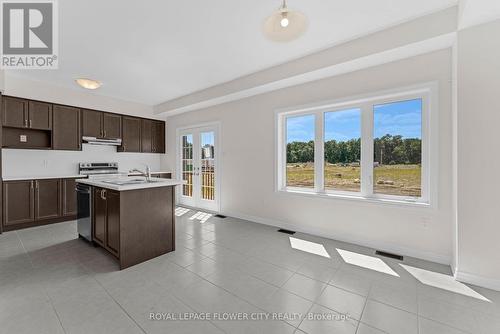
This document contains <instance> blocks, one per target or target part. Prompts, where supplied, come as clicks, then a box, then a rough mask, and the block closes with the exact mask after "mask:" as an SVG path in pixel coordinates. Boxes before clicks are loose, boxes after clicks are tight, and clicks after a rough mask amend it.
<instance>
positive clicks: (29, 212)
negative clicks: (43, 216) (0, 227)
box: [3, 181, 35, 227]
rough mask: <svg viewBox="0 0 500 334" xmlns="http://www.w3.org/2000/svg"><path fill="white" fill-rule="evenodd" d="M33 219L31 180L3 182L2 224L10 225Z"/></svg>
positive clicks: (28, 221)
mask: <svg viewBox="0 0 500 334" xmlns="http://www.w3.org/2000/svg"><path fill="white" fill-rule="evenodd" d="M34 220H35V197H34V186H33V181H9V182H4V183H3V224H4V227H10V226H15V225H20V224H26V223H31V222H33V221H34Z"/></svg>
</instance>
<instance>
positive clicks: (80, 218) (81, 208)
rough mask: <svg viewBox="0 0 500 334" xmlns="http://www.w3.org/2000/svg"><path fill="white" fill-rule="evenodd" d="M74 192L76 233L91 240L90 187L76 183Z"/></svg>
mask: <svg viewBox="0 0 500 334" xmlns="http://www.w3.org/2000/svg"><path fill="white" fill-rule="evenodd" d="M76 194H77V200H78V213H77V225H78V235H79V237H81V238H84V239H86V240H88V241H92V187H91V186H87V185H84V184H80V183H78V184H77V186H76Z"/></svg>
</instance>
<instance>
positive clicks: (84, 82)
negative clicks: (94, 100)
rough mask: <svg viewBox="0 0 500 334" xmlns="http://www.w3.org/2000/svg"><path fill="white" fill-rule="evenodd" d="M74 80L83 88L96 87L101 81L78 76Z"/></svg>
mask: <svg viewBox="0 0 500 334" xmlns="http://www.w3.org/2000/svg"><path fill="white" fill-rule="evenodd" d="M75 81H76V83H77V84H79V85H80V86H81V87H83V88H85V89H97V88H99V87H101V86H102V83H100V82H99V81H97V80H92V79H86V78H78V79H76V80H75Z"/></svg>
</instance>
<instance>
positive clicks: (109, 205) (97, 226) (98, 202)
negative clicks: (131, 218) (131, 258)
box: [93, 188, 120, 257]
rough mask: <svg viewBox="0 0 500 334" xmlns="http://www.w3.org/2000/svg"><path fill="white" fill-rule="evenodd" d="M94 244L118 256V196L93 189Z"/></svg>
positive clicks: (117, 194) (113, 192) (109, 191)
mask: <svg viewBox="0 0 500 334" xmlns="http://www.w3.org/2000/svg"><path fill="white" fill-rule="evenodd" d="M93 239H94V242H96V243H97V244H99V245H100V246H101V247H103V248H105V249H106V250H108V251H109V252H110V253H111V254H113V255H114V256H116V257H119V256H120V194H119V193H118V192H115V191H112V190H108V189H102V188H94V228H93Z"/></svg>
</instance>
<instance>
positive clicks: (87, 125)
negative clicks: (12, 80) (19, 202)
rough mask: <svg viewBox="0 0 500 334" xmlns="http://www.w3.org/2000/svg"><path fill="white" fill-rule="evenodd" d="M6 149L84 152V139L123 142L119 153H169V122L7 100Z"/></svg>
mask: <svg viewBox="0 0 500 334" xmlns="http://www.w3.org/2000/svg"><path fill="white" fill-rule="evenodd" d="M0 103H1V107H2V108H1V112H0V114H1V115H2V129H3V131H2V132H3V133H2V135H1V136H2V145H1V146H2V147H7V148H18V149H45V150H50V149H52V150H70V151H80V150H81V149H82V136H83V137H95V138H100V139H122V145H121V146H119V147H118V152H137V153H139V152H144V153H165V132H166V129H165V122H164V121H158V120H152V119H146V118H140V117H133V116H122V115H119V114H114V113H110V112H104V111H99V110H90V109H80V108H78V107H72V106H65V105H58V104H53V103H49V102H42V101H35V100H29V99H23V98H18V97H10V96H7V97H3V99H2V101H1V102H0Z"/></svg>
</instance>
